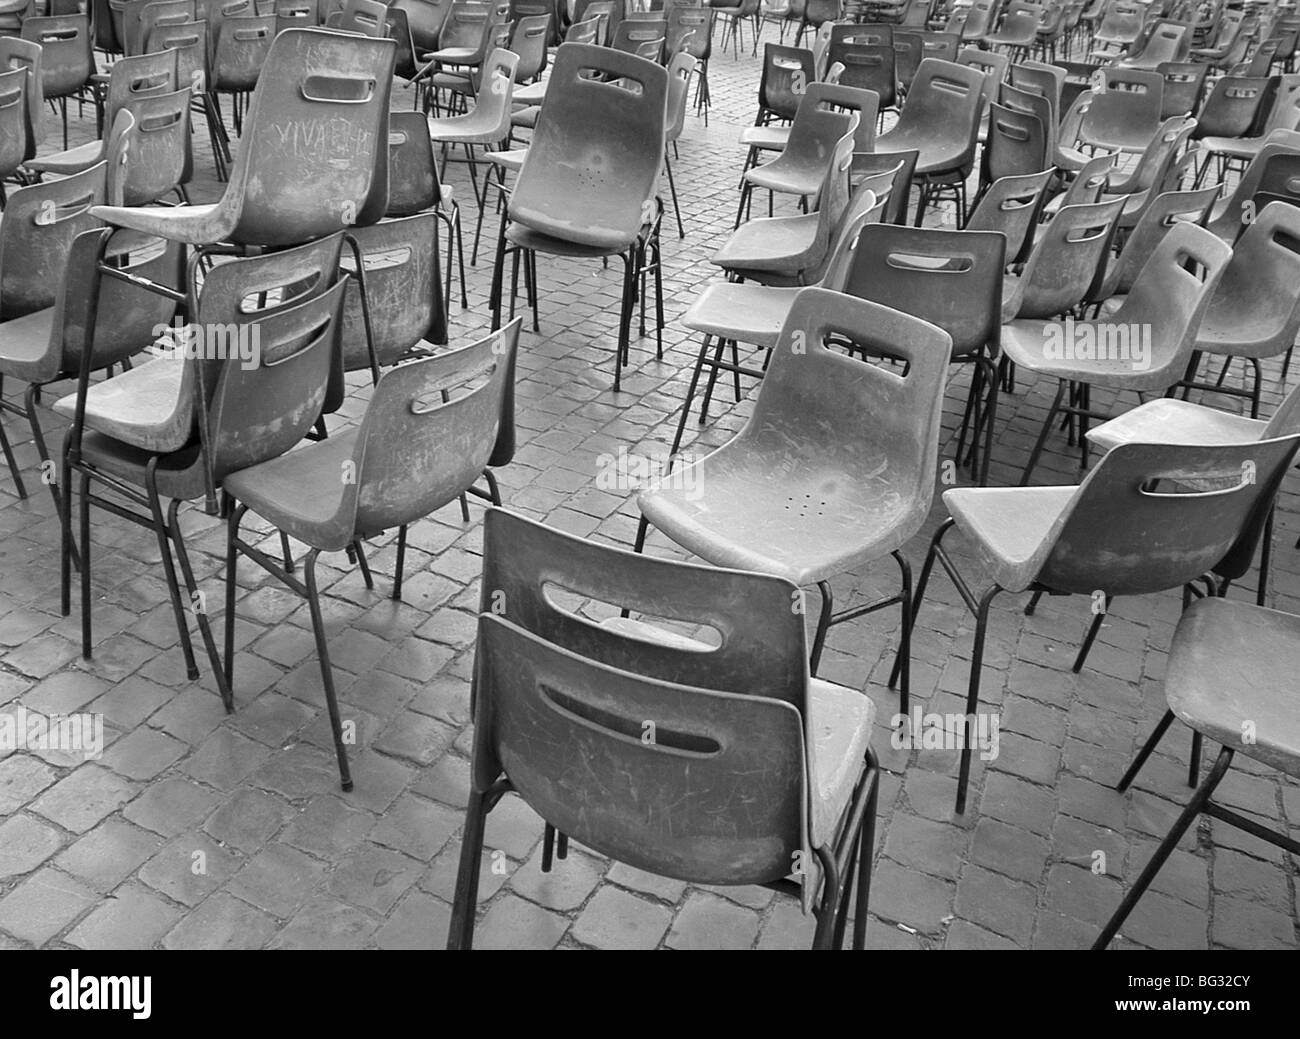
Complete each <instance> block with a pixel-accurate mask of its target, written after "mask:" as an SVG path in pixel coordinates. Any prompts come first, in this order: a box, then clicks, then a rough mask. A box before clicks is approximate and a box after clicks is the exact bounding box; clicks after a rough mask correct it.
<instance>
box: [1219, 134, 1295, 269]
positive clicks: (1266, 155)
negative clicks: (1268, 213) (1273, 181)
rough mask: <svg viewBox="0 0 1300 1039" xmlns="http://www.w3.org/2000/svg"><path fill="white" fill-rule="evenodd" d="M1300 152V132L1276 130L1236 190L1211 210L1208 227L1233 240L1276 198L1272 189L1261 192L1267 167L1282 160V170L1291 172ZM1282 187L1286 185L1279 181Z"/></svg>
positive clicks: (1247, 168)
mask: <svg viewBox="0 0 1300 1039" xmlns="http://www.w3.org/2000/svg"><path fill="white" fill-rule="evenodd" d="M1296 155H1300V133H1296V132H1294V131H1290V130H1274V131H1273V133H1271V134H1270V135H1269V139H1268V140H1267V141H1265V142H1264V147H1262V148H1261V149H1260V150H1259V153H1258V154H1257V155H1256V156H1255V157H1254V158H1253V159H1252V160H1251V161H1250V165H1249V166H1247V167H1246V170H1245V172H1244V173H1242V175H1241V177H1240V179H1239V180H1238V181H1237V184H1236V187H1234V188H1233V190H1232V194H1231V195H1229V196H1228V197H1227V198H1224V199H1221V200H1220V201H1219V202H1218V203H1217V204H1216V205H1215V207H1214V209H1213V210H1212V211H1211V213H1210V219H1209V220H1208V221H1207V223H1206V225H1205V226H1206V227H1207V228H1209V229H1210V230H1211V231H1213V232H1214V233H1215V234H1217V235H1218V236H1219V237H1220V238H1222V239H1223V240H1224V241H1225V242H1228V243H1229V244H1232V243H1233V242H1235V241H1236V240H1237V239H1238V238H1239V237H1240V236H1241V233H1242V232H1243V231H1244V230H1245V229H1246V227H1247V226H1248V225H1249V224H1250V222H1251V221H1252V220H1254V218H1255V216H1256V215H1257V214H1258V213H1259V210H1260V202H1263V203H1264V204H1265V205H1267V204H1268V202H1271V201H1274V199H1273V198H1272V197H1270V196H1271V195H1272V194H1273V193H1272V192H1269V193H1268V194H1267V195H1265V196H1264V197H1258V196H1260V185H1261V182H1262V181H1263V177H1264V171H1265V170H1266V169H1268V168H1269V167H1270V166H1272V165H1273V164H1274V163H1277V164H1279V168H1280V172H1283V173H1284V174H1286V173H1289V172H1290V170H1289V169H1288V168H1294V163H1295V159H1294V158H1293V156H1296ZM1277 186H1278V187H1281V186H1282V185H1277Z"/></svg>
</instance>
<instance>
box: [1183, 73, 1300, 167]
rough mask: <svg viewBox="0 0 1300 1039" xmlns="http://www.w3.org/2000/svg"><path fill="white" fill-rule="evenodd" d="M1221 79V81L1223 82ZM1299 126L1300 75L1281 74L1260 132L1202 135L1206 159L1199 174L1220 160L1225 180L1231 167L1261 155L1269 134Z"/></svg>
mask: <svg viewBox="0 0 1300 1039" xmlns="http://www.w3.org/2000/svg"><path fill="white" fill-rule="evenodd" d="M1220 82H1222V81H1220ZM1297 129H1300V76H1284V77H1279V82H1278V83H1277V89H1276V91H1275V92H1274V94H1273V107H1272V110H1271V111H1270V112H1269V114H1268V118H1267V119H1266V120H1265V121H1264V125H1263V127H1262V128H1261V130H1260V132H1259V134H1258V135H1255V136H1249V137H1248V136H1245V135H1244V134H1243V135H1240V136H1236V137H1232V136H1215V135H1209V134H1202V135H1201V136H1200V145H1201V151H1203V152H1204V154H1205V161H1204V162H1203V163H1202V164H1201V170H1200V174H1199V175H1203V174H1204V171H1205V168H1206V167H1207V166H1209V163H1210V160H1211V159H1215V160H1217V163H1218V171H1219V180H1220V181H1223V180H1224V178H1225V177H1226V175H1227V171H1228V170H1229V169H1232V168H1234V167H1235V168H1238V169H1244V168H1245V167H1246V166H1247V165H1248V164H1249V163H1250V160H1251V159H1253V158H1254V157H1255V156H1256V155H1258V154H1259V151H1260V149H1261V148H1263V147H1264V142H1265V141H1267V140H1268V136H1269V134H1271V133H1272V132H1273V131H1275V130H1297Z"/></svg>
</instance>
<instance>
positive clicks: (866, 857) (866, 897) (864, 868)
mask: <svg viewBox="0 0 1300 1039" xmlns="http://www.w3.org/2000/svg"><path fill="white" fill-rule="evenodd" d="M867 761H868V762H869V764H870V768H871V773H872V774H871V796H870V800H868V801H867V814H866V818H864V819H863V820H862V834H861V836H860V837H859V838H858V892H857V904H856V905H855V906H854V912H853V948H854V949H855V950H861V949H865V948H866V943H867V910H868V909H869V908H870V905H871V857H872V855H873V854H874V853H875V847H876V811H877V808H878V805H879V801H880V762H879V761H877V760H876V755H875V754H874V753H872V751H871V750H870V749H868V751H867Z"/></svg>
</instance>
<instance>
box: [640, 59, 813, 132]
mask: <svg viewBox="0 0 1300 1039" xmlns="http://www.w3.org/2000/svg"><path fill="white" fill-rule="evenodd" d="M695 66H696V61H695V59H694V58H693V57H692V56H691V55H690V54H688V53H686V52H685V51H679V52H678V53H676V54H674V55H673V56H672V58H671V59H670V60H669V62H668V127H667V129H666V130H665V131H664V140H665V141H670V142H671V141H675V140H677V138H678V137H680V136H681V135H682V128H683V127H684V126H685V125H686V103H687V101H688V100H689V92H690V87H691V77H692V76H694V75H695ZM815 85H816V84H814V86H815Z"/></svg>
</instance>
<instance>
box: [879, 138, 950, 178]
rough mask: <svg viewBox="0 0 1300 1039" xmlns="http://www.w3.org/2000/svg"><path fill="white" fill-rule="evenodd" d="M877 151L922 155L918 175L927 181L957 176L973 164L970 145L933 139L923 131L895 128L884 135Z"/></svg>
mask: <svg viewBox="0 0 1300 1039" xmlns="http://www.w3.org/2000/svg"><path fill="white" fill-rule="evenodd" d="M876 151H878V152H907V151H915V152H919V153H920V155H919V157H918V158H917V160H916V174H915V175H917V176H924V177H934V176H938V175H940V174H944V173H953V172H956V171H957V170H959V169H961V168H962V167H963V166H965V165H966V164H968V163H969V162H970V161H971V150H970V142H969V141H955V140H952V139H951V138H947V137H943V136H942V135H932V134H929V133H926V131H925V130H924V129H923V128H920V127H913V128H911V129H910V130H909V129H907V128H903V129H897V128H895V129H893V130H890V131H888V132H887V133H884V134H882V135H881V136H880V137H879V138H877V140H876Z"/></svg>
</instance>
